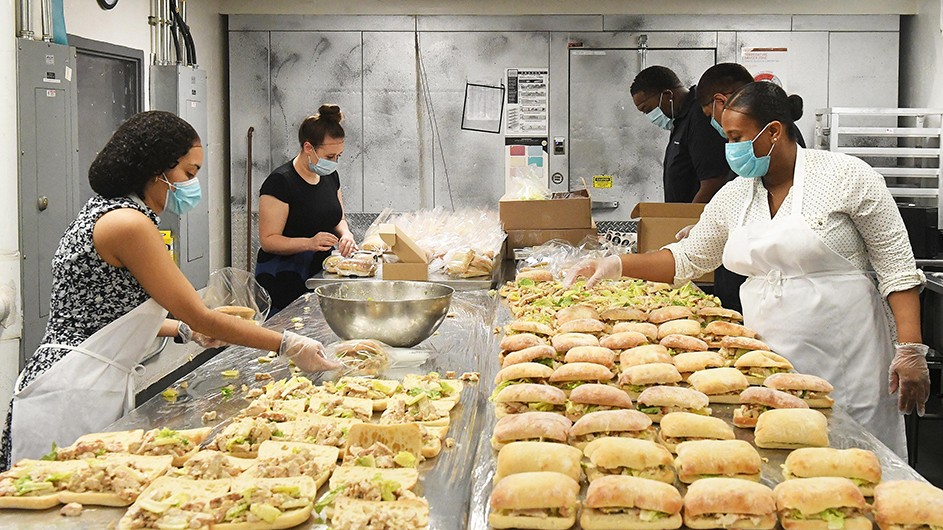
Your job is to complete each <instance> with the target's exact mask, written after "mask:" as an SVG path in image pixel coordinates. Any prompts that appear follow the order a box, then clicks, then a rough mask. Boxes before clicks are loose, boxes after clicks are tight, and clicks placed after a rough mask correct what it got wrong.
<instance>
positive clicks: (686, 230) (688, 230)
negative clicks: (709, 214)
mask: <svg viewBox="0 0 943 530" xmlns="http://www.w3.org/2000/svg"><path fill="white" fill-rule="evenodd" d="M692 228H694V225H688V226H686V227H684V228H682V229H681V230H678V233H677V234H675V239H677V240H678V241H681V240H682V239H685V238H687V237H688V236H689V235H690V234H691V229H692Z"/></svg>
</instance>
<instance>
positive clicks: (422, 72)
mask: <svg viewBox="0 0 943 530" xmlns="http://www.w3.org/2000/svg"><path fill="white" fill-rule="evenodd" d="M415 35H416V61H417V65H418V67H419V79H420V84H421V86H422V95H423V100H424V101H425V103H426V107H428V108H429V125H430V127H431V128H432V142H433V144H432V145H433V147H432V193H433V203H434V202H435V199H434V197H435V144H436V143H438V144H439V153H440V154H441V155H442V170H443V172H444V173H445V185H446V188H447V189H448V192H449V205H450V206H451V208H452V210H453V211H454V210H455V201H454V199H453V198H452V181H451V179H449V166H448V163H446V161H445V149H444V148H443V147H442V135H441V134H439V125H438V120H437V119H436V117H435V106H434V105H433V104H432V90H431V89H430V88H429V76H428V75H427V73H426V66H425V63H424V62H423V60H422V43H421V42H420V38H419V28H418V27H417V28H416V32H415ZM433 206H435V204H433Z"/></svg>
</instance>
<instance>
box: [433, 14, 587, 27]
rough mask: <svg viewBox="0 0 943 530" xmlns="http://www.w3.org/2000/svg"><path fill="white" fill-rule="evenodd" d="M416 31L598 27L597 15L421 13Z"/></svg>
mask: <svg viewBox="0 0 943 530" xmlns="http://www.w3.org/2000/svg"><path fill="white" fill-rule="evenodd" d="M417 19H418V28H419V31H602V29H603V17H602V16H601V15H538V16H533V15H520V16H478V15H457V16H456V15H423V16H419V17H417Z"/></svg>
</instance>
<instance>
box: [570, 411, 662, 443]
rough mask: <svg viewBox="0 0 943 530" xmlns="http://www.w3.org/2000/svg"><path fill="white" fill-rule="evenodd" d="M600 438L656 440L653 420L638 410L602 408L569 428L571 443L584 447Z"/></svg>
mask: <svg viewBox="0 0 943 530" xmlns="http://www.w3.org/2000/svg"><path fill="white" fill-rule="evenodd" d="M599 438H638V439H640V440H649V441H653V440H655V429H654V428H653V427H652V420H651V418H649V417H648V415H646V414H642V413H641V412H639V411H637V410H602V411H598V412H590V413H589V414H586V415H584V416H583V417H582V418H580V419H579V420H577V422H576V423H574V424H573V426H572V427H570V430H569V444H570V445H572V446H573V447H576V448H577V449H580V450H582V449H584V448H585V447H586V445H587V444H589V443H590V442H592V441H593V440H596V439H599Z"/></svg>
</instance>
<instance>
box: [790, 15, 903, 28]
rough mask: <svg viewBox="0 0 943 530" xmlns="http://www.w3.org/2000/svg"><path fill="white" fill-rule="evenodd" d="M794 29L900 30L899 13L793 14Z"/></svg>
mask: <svg viewBox="0 0 943 530" xmlns="http://www.w3.org/2000/svg"><path fill="white" fill-rule="evenodd" d="M792 30H793V31H900V16H899V15H793V16H792Z"/></svg>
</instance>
